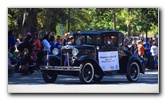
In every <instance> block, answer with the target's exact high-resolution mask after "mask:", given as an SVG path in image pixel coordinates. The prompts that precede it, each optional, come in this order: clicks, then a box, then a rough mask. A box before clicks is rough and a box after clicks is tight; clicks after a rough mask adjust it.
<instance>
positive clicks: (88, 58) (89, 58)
mask: <svg viewBox="0 0 166 100" xmlns="http://www.w3.org/2000/svg"><path fill="white" fill-rule="evenodd" d="M78 61H79V63H81V62H85V61H89V62H91V63H92V64H93V65H94V69H95V73H99V74H104V72H103V70H102V69H101V67H100V66H99V63H98V61H97V60H96V58H93V57H92V56H89V55H84V56H81V57H79V58H78Z"/></svg>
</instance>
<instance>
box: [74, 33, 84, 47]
mask: <svg viewBox="0 0 166 100" xmlns="http://www.w3.org/2000/svg"><path fill="white" fill-rule="evenodd" d="M75 42H76V45H81V44H84V43H85V36H82V35H79V36H76V40H75Z"/></svg>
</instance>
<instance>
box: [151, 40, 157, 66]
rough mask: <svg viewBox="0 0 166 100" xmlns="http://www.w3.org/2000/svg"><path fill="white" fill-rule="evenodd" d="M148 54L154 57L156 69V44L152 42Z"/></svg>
mask: <svg viewBox="0 0 166 100" xmlns="http://www.w3.org/2000/svg"><path fill="white" fill-rule="evenodd" d="M150 52H151V53H152V56H153V57H154V61H155V67H157V65H158V47H157V46H156V42H153V44H152V46H151V49H150Z"/></svg>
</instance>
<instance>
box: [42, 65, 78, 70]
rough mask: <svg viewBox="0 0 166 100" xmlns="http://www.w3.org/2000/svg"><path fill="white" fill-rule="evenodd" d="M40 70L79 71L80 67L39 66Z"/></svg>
mask: <svg viewBox="0 0 166 100" xmlns="http://www.w3.org/2000/svg"><path fill="white" fill-rule="evenodd" d="M40 69H41V70H53V71H80V69H81V66H41V67H40Z"/></svg>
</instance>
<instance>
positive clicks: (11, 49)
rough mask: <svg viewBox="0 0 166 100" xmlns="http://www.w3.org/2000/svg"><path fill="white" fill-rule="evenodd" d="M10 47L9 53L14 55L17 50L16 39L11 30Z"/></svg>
mask: <svg viewBox="0 0 166 100" xmlns="http://www.w3.org/2000/svg"><path fill="white" fill-rule="evenodd" d="M8 47H9V51H10V52H11V53H12V54H13V52H14V51H15V49H16V39H15V38H14V31H13V30H10V31H9V32H8Z"/></svg>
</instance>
